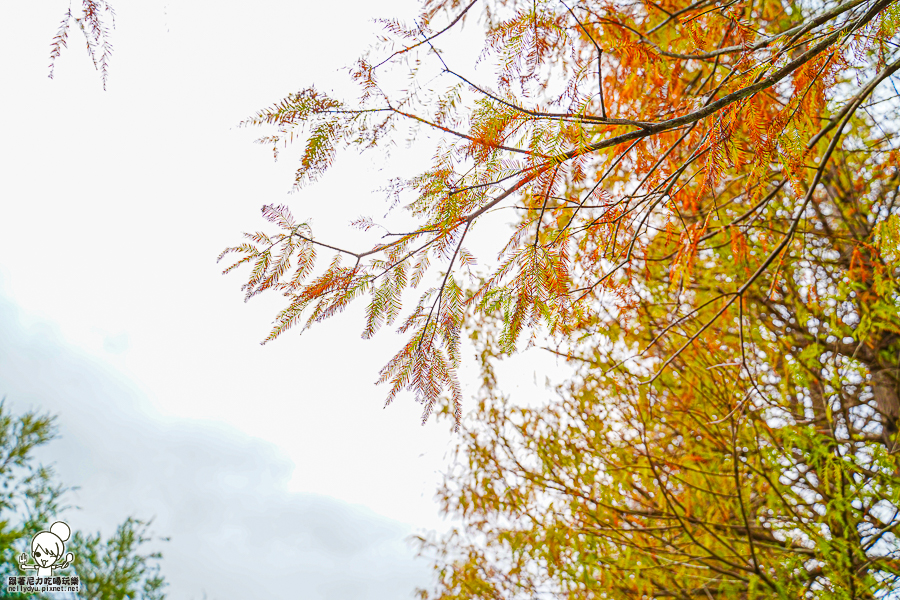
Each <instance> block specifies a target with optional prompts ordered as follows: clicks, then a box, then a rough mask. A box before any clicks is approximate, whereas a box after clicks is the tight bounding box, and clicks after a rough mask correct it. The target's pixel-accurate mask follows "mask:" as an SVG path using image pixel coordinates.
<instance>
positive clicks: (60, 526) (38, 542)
mask: <svg viewBox="0 0 900 600" xmlns="http://www.w3.org/2000/svg"><path fill="white" fill-rule="evenodd" d="M70 535H71V530H70V529H69V526H68V525H66V524H65V523H63V522H62V521H57V522H56V523H54V524H53V525H51V526H50V531H42V532H40V533H39V534H37V535H36V536H34V538H33V539H32V540H31V556H32V557H34V562H35V564H33V565H26V564H25V562H26V561H27V558H26V556H25V553H24V552H23V553H22V556H20V557H19V568H20V569H22V570H23V571H27V570H28V569H37V576H38V577H52V576H53V569H65V568H66V567H68V566H69V565H70V564H72V561H73V560H74V559H75V556H74V555H73V554H72V553H71V552H69V553H68V554H66V556H65V558H63V557H62V556H63V551H64V550H65V549H66V545H65V543H64V542H65V541H66V540H68V539H69V536H70Z"/></svg>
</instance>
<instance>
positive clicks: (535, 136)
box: [223, 0, 900, 598]
mask: <svg viewBox="0 0 900 600" xmlns="http://www.w3.org/2000/svg"><path fill="white" fill-rule="evenodd" d="M898 19H900V3H898V2H896V0H894V1H888V0H849V1H847V2H841V3H838V2H830V1H824V2H823V1H821V0H812V1H802V2H792V1H788V0H729V1H727V2H726V1H719V0H699V1H697V2H693V3H689V2H682V1H678V0H676V1H668V0H665V1H660V2H654V1H652V0H636V1H629V2H626V1H623V0H615V1H606V2H604V1H594V0H588V1H583V2H580V3H577V4H576V3H574V2H563V1H549V0H530V1H528V2H524V1H523V2H517V1H502V0H482V1H481V2H479V1H478V0H473V1H472V2H471V3H463V2H459V1H457V0H444V1H439V0H431V1H428V2H426V3H425V4H424V6H423V8H422V11H421V14H420V15H419V17H418V18H417V19H416V21H415V22H414V23H411V24H402V23H399V22H396V21H386V22H385V23H384V25H385V28H386V35H385V37H384V39H383V40H382V43H380V44H379V45H377V46H375V47H374V48H373V50H372V51H371V53H370V54H369V55H367V56H366V57H363V58H362V59H360V61H359V62H358V63H357V64H356V65H355V67H354V68H353V69H352V76H353V77H354V78H355V80H356V81H357V82H358V84H359V86H360V94H359V97H357V98H355V99H350V100H339V99H336V98H332V97H330V96H328V95H326V94H323V93H322V92H320V91H319V90H317V89H316V88H315V87H308V88H306V89H303V90H302V91H300V92H298V93H296V94H292V95H290V96H289V97H287V98H285V99H283V100H281V101H280V102H278V103H276V104H274V105H273V106H271V107H270V108H268V109H265V110H262V111H261V112H259V113H258V114H257V115H255V116H253V117H251V118H250V119H248V120H247V121H246V122H245V124H247V125H258V126H263V127H267V128H269V130H270V131H269V133H268V134H267V135H266V136H265V137H264V138H263V140H262V141H263V142H265V143H270V144H272V145H273V146H274V147H275V148H276V151H277V149H278V148H279V146H280V145H281V144H290V142H291V141H292V140H295V139H298V140H301V139H302V140H305V145H304V146H303V150H302V156H301V158H300V166H299V168H298V170H297V173H296V181H295V183H296V186H297V187H302V186H306V185H307V184H309V183H311V182H313V181H315V180H316V178H318V177H319V176H320V175H322V173H323V172H324V171H325V170H326V169H327V168H328V167H329V166H330V165H331V164H332V162H333V161H334V160H335V158H336V156H337V154H338V151H339V150H340V149H341V148H344V147H348V146H350V147H353V146H356V147H363V148H379V147H386V146H387V145H389V144H390V143H392V142H393V141H394V140H395V139H397V138H401V139H402V138H403V137H404V136H410V135H412V136H413V137H414V136H415V134H416V132H417V131H423V130H431V131H433V132H436V133H438V134H439V135H440V138H441V142H440V144H439V145H438V148H437V150H436V151H435V154H434V158H433V161H432V165H431V167H430V168H429V169H428V170H426V171H425V172H422V173H421V174H419V175H418V176H416V177H414V178H411V179H409V180H395V181H394V182H393V183H392V188H391V189H392V191H393V192H395V198H396V201H397V202H398V203H399V204H400V205H402V206H404V207H405V209H406V210H407V211H408V215H409V216H411V217H412V218H414V219H415V220H416V226H415V228H413V229H412V230H402V231H390V232H389V233H388V234H386V235H385V237H384V238H383V243H380V244H378V245H376V246H374V247H372V248H368V249H354V250H348V249H342V247H341V245H340V243H339V241H336V240H320V239H318V238H317V237H316V236H315V234H314V232H313V231H312V230H311V228H310V226H309V225H308V224H307V223H305V222H303V221H302V220H297V219H295V218H294V217H293V215H292V214H291V212H290V211H289V210H288V208H287V207H284V206H266V207H264V208H263V216H264V217H265V218H266V219H267V220H268V221H269V222H270V223H271V230H270V231H263V232H258V233H255V234H248V236H247V237H248V239H247V241H246V242H245V243H243V244H240V245H238V246H235V247H232V248H229V249H228V250H226V252H224V253H223V256H224V255H225V254H228V253H229V252H235V253H237V254H238V255H239V256H240V258H239V260H238V262H237V263H235V266H237V265H240V264H242V263H243V262H249V263H250V265H251V274H250V277H249V279H248V281H247V283H246V284H245V286H244V289H245V291H246V293H247V298H250V297H252V296H255V295H256V294H259V293H261V292H264V291H266V290H275V291H278V292H281V293H283V294H284V295H285V297H286V306H285V308H284V309H283V310H282V311H281V312H280V313H279V314H278V315H277V318H276V320H275V325H274V328H273V329H272V331H271V333H270V335H269V337H268V338H267V340H271V339H274V338H275V337H277V336H278V335H279V334H281V333H282V332H284V331H285V330H287V329H288V328H290V327H292V326H293V325H295V324H297V323H299V322H300V321H301V320H305V322H306V323H307V324H310V323H313V322H316V321H320V320H322V319H324V318H328V317H330V316H332V315H334V314H336V313H338V312H340V311H341V310H343V309H344V307H345V306H346V305H347V304H348V303H349V302H350V301H352V300H353V299H356V298H360V297H364V296H365V297H366V298H367V302H368V309H367V313H366V314H367V321H366V323H365V326H364V334H365V335H366V336H370V335H372V334H374V333H375V332H376V331H377V330H378V329H379V328H380V327H381V326H383V325H385V324H390V323H394V322H395V321H397V320H398V319H399V323H400V330H401V331H403V332H406V333H407V334H408V342H407V343H406V345H405V346H404V347H403V348H401V349H400V351H399V352H398V353H397V355H396V356H395V357H394V358H393V359H391V360H390V361H389V362H388V363H387V365H386V366H385V368H384V370H383V371H382V373H381V381H383V382H387V383H389V385H390V386H391V387H390V392H389V394H390V396H389V399H390V398H393V397H394V396H395V395H396V394H398V393H399V392H401V391H403V390H411V391H412V392H414V394H415V395H416V398H417V400H418V401H420V402H422V403H423V405H424V407H425V414H424V416H425V418H427V417H428V415H429V414H430V413H431V411H432V409H433V407H435V406H437V405H438V404H439V403H440V402H441V401H442V398H444V396H442V393H443V392H444V391H445V390H446V391H449V397H450V398H451V399H452V401H451V402H450V404H449V406H451V407H452V408H453V410H452V411H451V412H454V413H455V420H456V422H457V423H459V422H461V420H462V419H461V417H462V409H461V406H462V401H463V398H462V395H461V392H460V386H459V383H458V381H457V375H456V370H457V367H458V365H459V363H460V360H461V358H460V344H461V335H462V333H461V332H462V331H463V328H464V326H466V325H469V326H471V330H472V332H473V340H474V343H475V344H476V345H477V347H478V348H479V350H480V357H481V359H480V360H481V362H482V367H483V371H484V375H485V388H484V390H483V393H482V397H481V398H480V400H479V403H478V407H477V409H475V410H473V412H472V414H471V418H469V419H467V420H465V422H464V424H463V433H462V437H461V442H460V445H459V448H458V461H457V463H456V466H455V467H454V468H453V469H452V470H451V471H450V472H449V473H448V476H447V481H446V484H445V486H444V488H443V490H442V498H443V501H444V508H445V510H446V511H447V512H449V513H451V514H456V515H458V516H460V517H461V519H462V523H463V524H462V525H461V526H460V528H459V530H458V532H457V534H458V535H452V536H450V537H448V538H444V539H433V540H430V541H428V542H426V543H425V548H426V552H434V551H436V552H437V569H438V573H439V578H438V587H437V588H436V589H435V591H434V595H435V597H441V598H488V597H489V598H500V597H503V598H514V597H522V598H536V597H543V596H554V597H571V598H575V597H578V598H581V597H597V598H664V597H678V598H694V597H700V598H703V597H709V598H712V597H722V598H751V597H752V598H771V597H784V598H788V597H789V598H797V597H817V598H876V597H877V598H881V597H887V596H888V595H889V594H890V593H896V592H897V590H898V589H900V583H898V575H900V563H898V559H900V555H898V552H900V541H898V539H897V537H896V535H895V530H896V528H897V527H898V526H900V518H898V517H900V487H898V484H900V463H898V459H897V450H898V448H900V445H898V444H900V442H898V440H897V433H898V429H900V423H898V419H900V400H898V393H897V389H898V380H900V377H898V369H900V312H898V311H900V295H898V287H897V277H898V274H900V272H898V260H900V218H898V215H897V213H898V211H900V205H898V202H897V195H898V189H900V188H898V183H900V162H898V159H900V154H898V152H897V150H896V144H897V142H898V140H897V139H896V136H897V124H898V120H897V117H898V114H897V109H898V99H900V92H898V90H897V88H896V84H895V81H894V79H893V75H894V74H895V72H896V71H897V70H898V69H900V62H898V58H900V53H898V48H900V46H898V42H900V39H898V22H900V21H898ZM463 24H467V25H469V24H477V26H479V27H481V28H482V30H483V32H484V52H483V53H482V55H481V63H480V66H479V67H478V68H477V69H476V68H475V67H474V65H468V66H467V65H457V64H455V63H454V62H453V60H452V59H451V58H450V56H451V54H453V52H452V48H453V43H454V39H456V38H454V37H453V36H454V35H456V30H457V29H459V28H460V27H461V26H462V25H463ZM445 44H446V49H445V48H444V45H445ZM398 73H400V74H402V75H404V76H406V75H408V78H401V80H400V83H397V81H398V79H397V77H396V76H397V74H398ZM488 73H489V75H490V76H488ZM408 126H410V127H412V129H409V128H408ZM297 210H299V211H302V208H300V209H297ZM497 211H505V213H506V214H507V215H508V218H507V221H508V222H509V223H510V224H511V225H512V230H511V234H510V235H509V238H508V242H507V243H506V244H505V248H504V249H503V251H502V252H501V254H500V256H499V257H495V256H476V255H474V254H473V253H472V252H470V251H469V250H468V249H467V245H466V244H467V242H469V241H470V240H472V239H473V238H475V237H476V236H482V237H487V238H495V237H496V236H497V231H496V227H495V226H493V227H491V228H487V227H483V226H482V223H483V222H484V220H485V219H486V218H487V217H488V216H489V213H495V212H497ZM494 223H496V221H494ZM357 225H359V226H360V227H362V228H364V229H365V228H373V227H376V226H381V225H382V224H381V223H376V222H374V221H372V220H365V219H364V220H361V221H359V222H357ZM389 225H390V224H389V223H388V224H387V226H388V227H389ZM320 253H326V254H328V255H330V259H329V260H328V261H326V266H324V267H320V266H319V265H318V263H317V262H316V259H317V256H318V255H319V254H320ZM420 286H421V287H423V288H425V291H424V293H422V294H421V296H420V298H419V300H418V302H417V303H416V304H414V305H413V306H412V307H411V308H407V309H405V310H404V306H403V302H402V301H403V300H404V299H406V296H405V294H404V292H405V291H406V290H407V289H409V288H416V287H420ZM523 340H528V341H535V340H542V341H544V342H546V340H549V344H548V345H549V346H550V347H551V348H552V351H553V352H556V353H557V354H559V355H560V356H563V357H566V358H567V359H569V360H571V361H572V364H573V376H572V378H571V380H570V381H569V382H568V383H567V384H566V385H563V386H562V387H561V388H560V389H559V390H558V394H557V395H556V396H555V397H554V398H553V399H552V400H548V401H547V402H546V403H545V404H543V405H541V406H537V407H535V406H523V405H521V404H517V403H516V401H515V398H505V397H504V396H503V395H502V394H501V393H500V391H499V390H498V389H497V386H496V382H495V380H494V379H493V375H492V365H493V363H494V361H496V360H498V359H502V357H503V356H504V355H506V354H508V353H510V352H513V351H515V350H516V349H517V348H520V347H521V346H522V342H523Z"/></svg>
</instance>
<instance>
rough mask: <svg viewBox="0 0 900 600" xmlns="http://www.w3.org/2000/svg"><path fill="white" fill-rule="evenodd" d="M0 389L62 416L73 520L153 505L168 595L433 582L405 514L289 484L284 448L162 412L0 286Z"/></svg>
mask: <svg viewBox="0 0 900 600" xmlns="http://www.w3.org/2000/svg"><path fill="white" fill-rule="evenodd" d="M107 341H108V345H109V346H110V348H107V350H108V351H111V352H116V351H119V352H124V351H126V350H127V347H128V338H127V335H125V336H118V337H115V338H110V339H109V340H107ZM0 395H6V396H7V402H8V403H9V406H10V407H12V409H13V410H15V411H22V410H25V409H27V408H30V407H36V408H40V409H42V410H46V411H49V412H51V413H55V414H57V415H58V417H59V420H58V424H59V431H60V439H58V440H55V441H54V442H52V443H51V444H50V445H49V446H48V447H46V448H45V449H44V450H43V454H42V456H41V459H42V460H43V461H45V462H53V463H55V465H56V469H57V471H58V473H59V476H60V479H61V480H62V482H63V483H65V484H67V485H74V486H80V489H79V490H77V491H75V492H73V493H72V495H71V500H72V502H73V504H75V505H77V506H78V507H79V509H78V510H73V511H72V512H70V513H67V515H66V518H67V519H68V520H69V524H70V525H71V526H72V527H73V529H75V530H81V531H83V532H85V533H89V532H92V531H96V530H100V531H102V532H103V533H104V534H109V533H110V532H111V531H112V530H113V529H114V528H115V526H116V524H118V523H119V522H121V521H122V520H123V519H124V518H125V517H127V516H129V515H133V516H136V517H138V518H149V517H155V521H154V524H153V529H154V531H155V532H156V533H157V534H158V535H160V536H168V537H170V538H171V540H170V541H169V542H159V545H160V549H161V550H162V551H163V553H164V555H165V558H164V560H163V571H164V573H165V575H166V577H167V579H168V580H169V581H170V583H171V586H170V588H169V597H170V598H172V600H182V599H189V598H201V597H203V596H204V595H205V596H206V597H207V598H209V599H210V600H213V599H218V600H229V599H232V598H234V599H243V598H248V597H266V598H300V597H302V598H304V599H310V600H315V599H323V600H330V599H338V598H340V599H346V600H353V599H361V600H362V599H366V600H369V599H371V600H380V599H382V598H384V599H387V598H391V599H392V600H393V599H397V598H408V597H410V595H411V593H412V591H413V590H414V588H416V587H417V586H423V585H426V584H427V582H428V571H429V569H428V565H427V564H426V563H425V562H423V561H419V560H415V559H414V558H413V551H412V550H411V549H410V548H409V547H408V546H407V544H406V542H405V539H406V537H407V536H408V535H409V534H410V533H411V528H410V526H409V525H406V524H403V523H399V522H397V521H393V520H390V519H387V518H385V517H382V516H380V515H378V514H375V513H374V512H373V511H371V510H370V509H368V508H366V507H364V506H360V505H354V504H350V503H346V502H343V501H339V500H336V499H334V498H331V497H327V496H321V495H316V494H306V493H290V492H288V491H287V488H286V486H287V483H288V481H289V480H290V477H291V474H292V472H293V464H292V463H291V461H290V460H289V459H287V458H286V456H285V455H284V454H283V453H281V452H280V451H279V450H278V448H277V447H275V446H274V445H272V444H270V443H268V442H265V441H263V440H259V439H255V438H252V437H249V436H247V435H245V434H243V433H241V432H239V431H237V430H234V429H233V428H229V427H226V426H223V425H216V424H212V423H207V422H203V421H188V420H184V419H177V420H176V419H165V418H162V417H161V416H159V415H158V414H157V413H155V411H154V410H153V409H152V407H151V405H150V403H149V402H148V401H147V400H146V399H145V398H144V397H143V396H142V395H141V393H140V391H139V390H138V389H137V387H136V384H135V383H134V382H131V381H128V380H127V379H126V378H125V377H124V376H123V375H122V374H121V373H119V372H117V371H116V370H114V369H112V368H109V367H107V366H105V364H104V363H103V362H102V361H101V360H100V359H98V358H92V357H90V356H88V355H86V354H84V353H82V352H81V351H80V350H78V349H76V348H73V347H71V346H70V345H68V344H67V343H66V342H65V341H64V340H63V339H62V337H61V335H60V333H59V331H58V330H57V329H56V328H54V326H53V325H52V324H49V323H47V322H43V321H34V320H31V321H29V320H28V318H27V317H25V316H23V315H22V314H21V313H20V311H19V310H18V309H17V308H16V307H15V305H14V304H13V303H12V302H11V301H10V300H9V299H7V298H5V297H3V296H2V295H0ZM247 401H248V406H252V405H253V399H252V398H248V399H247ZM271 418H272V419H273V420H280V419H283V418H284V416H283V415H279V414H277V412H273V414H272V415H271ZM366 492H367V490H365V489H360V497H361V498H364V497H365V494H366Z"/></svg>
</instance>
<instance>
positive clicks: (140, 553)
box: [0, 401, 168, 600]
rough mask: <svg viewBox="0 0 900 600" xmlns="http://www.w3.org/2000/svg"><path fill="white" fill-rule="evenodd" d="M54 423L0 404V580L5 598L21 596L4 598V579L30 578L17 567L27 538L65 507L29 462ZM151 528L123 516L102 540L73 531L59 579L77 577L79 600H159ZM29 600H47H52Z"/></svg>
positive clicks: (49, 475)
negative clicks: (66, 564)
mask: <svg viewBox="0 0 900 600" xmlns="http://www.w3.org/2000/svg"><path fill="white" fill-rule="evenodd" d="M55 421H56V417H54V416H51V415H48V414H46V413H40V412H37V411H28V412H25V413H23V414H21V415H18V416H17V415H14V414H12V413H11V412H10V411H9V409H8V408H7V407H6V405H5V402H4V401H0V482H2V491H0V577H2V579H0V581H2V584H3V594H2V595H3V596H4V597H7V596H10V597H13V598H24V597H26V595H25V594H18V593H16V594H11V595H10V594H7V593H6V591H5V590H6V583H7V578H8V577H9V576H16V577H18V576H22V575H26V576H27V575H31V576H34V574H35V572H34V571H29V572H28V573H25V572H23V571H21V570H20V569H19V568H18V564H19V563H18V557H19V556H20V555H21V554H22V553H26V554H27V555H29V556H30V550H31V539H32V538H33V537H34V535H36V534H37V533H38V532H40V531H44V530H46V529H47V528H48V527H49V526H50V525H51V524H52V523H53V522H54V521H56V520H58V519H57V516H58V514H59V513H60V512H61V511H63V510H64V509H65V508H66V506H65V505H64V504H63V502H64V500H65V496H66V492H67V491H68V488H65V487H63V486H62V485H60V484H58V483H56V474H55V473H54V471H53V469H52V468H50V467H46V466H43V465H40V464H38V463H37V462H36V459H35V456H34V454H35V450H36V449H37V448H39V447H41V446H43V445H44V444H47V443H48V442H50V441H52V440H53V439H54V438H55V437H56V434H57V429H56V424H55ZM149 527H150V523H149V522H145V521H141V520H138V519H135V518H132V517H129V518H128V519H126V520H125V521H124V522H123V523H122V524H120V525H119V526H118V528H117V529H116V532H115V533H114V534H113V535H112V536H111V537H109V538H108V539H106V540H103V539H102V538H101V536H100V534H99V533H98V534H94V535H82V534H81V533H80V532H77V531H76V532H75V534H74V535H73V536H72V539H71V540H70V541H69V542H68V543H67V551H68V552H72V553H73V554H74V555H75V560H74V561H73V563H72V564H71V565H70V566H69V567H67V568H66V569H63V570H62V571H59V573H60V575H61V576H67V577H71V576H74V575H77V576H78V577H79V578H80V582H81V592H80V593H79V594H78V598H81V599H82V600H125V599H126V598H128V599H130V600H163V599H164V598H165V594H164V593H163V589H164V588H165V587H166V585H168V584H167V583H166V581H165V578H164V577H163V576H162V575H161V574H160V565H159V561H160V559H161V558H162V555H161V554H160V553H159V552H148V551H147V550H146V545H147V544H148V543H150V542H151V541H152V540H153V538H152V537H150V535H149ZM55 574H56V573H54V575H55ZM27 597H30V598H34V597H37V598H46V599H49V598H51V597H54V594H49V595H47V594H44V595H27Z"/></svg>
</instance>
